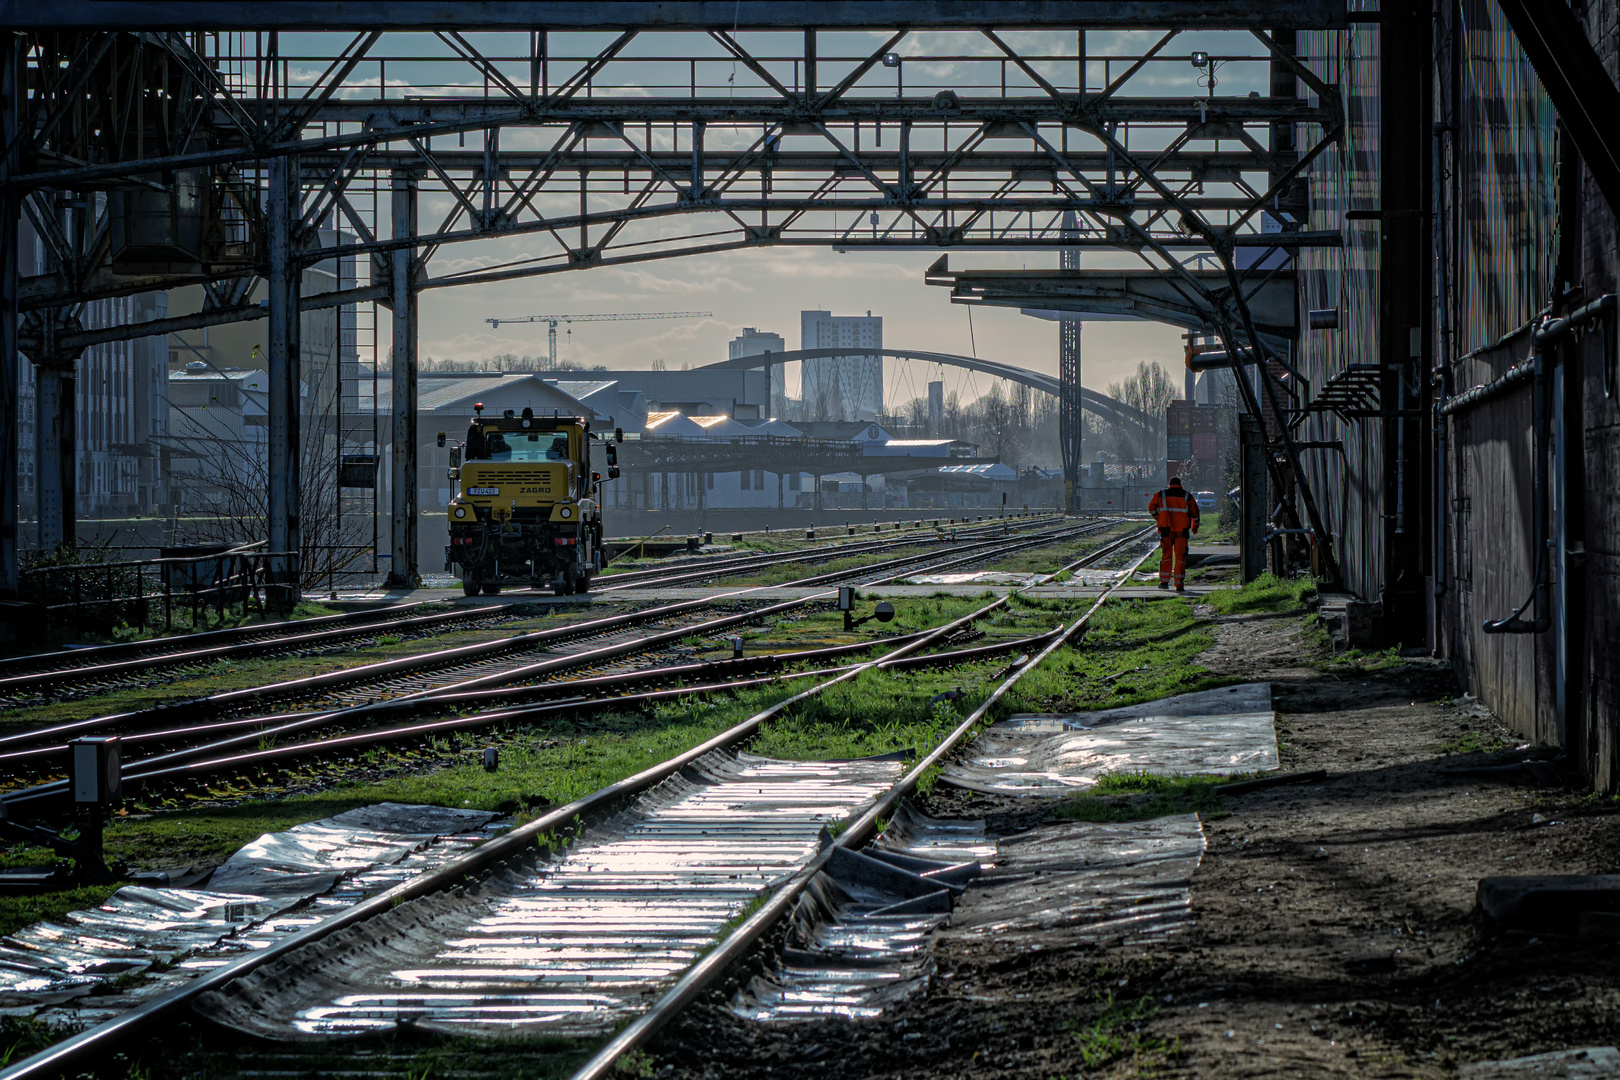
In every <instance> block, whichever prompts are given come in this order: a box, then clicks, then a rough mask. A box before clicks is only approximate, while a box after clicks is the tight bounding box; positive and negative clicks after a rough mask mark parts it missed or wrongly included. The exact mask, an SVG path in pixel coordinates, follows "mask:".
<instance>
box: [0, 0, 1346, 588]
mask: <svg viewBox="0 0 1620 1080" xmlns="http://www.w3.org/2000/svg"><path fill="white" fill-rule="evenodd" d="M0 9H3V10H4V15H5V24H6V25H7V26H8V27H9V28H10V29H9V31H8V38H7V50H8V51H7V53H6V56H5V58H4V68H3V70H0V126H3V136H4V145H5V148H6V153H5V159H4V161H3V163H0V194H3V198H4V200H5V205H4V207H0V211H3V213H0V217H3V218H4V221H5V223H6V224H5V232H4V246H5V250H6V258H5V264H4V268H3V273H0V357H3V358H4V359H3V360H0V424H3V425H5V426H6V427H5V431H4V433H0V438H4V437H9V438H11V439H12V441H13V444H15V438H16V428H15V408H14V405H15V401H16V386H17V371H16V357H17V355H18V353H19V351H20V352H21V354H22V355H24V356H25V357H26V358H27V359H28V360H29V361H30V362H31V363H32V364H33V365H34V367H35V371H36V376H37V384H36V385H37V387H38V390H37V393H38V395H39V396H38V401H39V404H40V407H41V408H42V409H43V410H46V411H47V412H49V413H50V416H45V415H41V417H40V422H39V424H38V429H37V456H38V468H37V471H38V474H39V477H40V481H41V483H40V492H41V499H40V508H41V509H40V541H41V546H45V547H49V546H52V544H53V543H55V542H60V541H61V540H62V539H64V538H66V537H70V536H71V517H72V513H73V510H72V503H71V492H72V483H73V478H72V475H71V461H72V431H71V423H70V422H64V421H63V420H62V418H63V417H69V418H70V417H71V401H72V370H73V364H74V359H75V357H77V356H78V355H79V353H80V352H81V351H82V350H83V349H85V348H86V347H88V346H90V345H93V344H97V343H100V342H106V341H111V340H119V339H129V338H136V337H142V336H150V335H156V334H166V333H170V332H174V331H180V330H186V329H193V328H198V327H204V326H211V325H221V324H224V323H228V322H237V321H244V320H254V319H265V320H268V345H269V348H268V356H267V358H266V359H267V366H268V369H269V375H270V394H269V402H270V417H269V440H268V446H269V455H270V469H269V475H270V477H271V481H270V484H269V493H268V505H267V512H268V534H269V535H268V539H269V545H270V548H271V550H272V551H274V552H278V553H281V556H282V557H281V558H280V560H279V562H278V563H277V573H278V575H279V576H280V578H281V580H282V582H283V583H284V584H286V585H287V587H288V593H289V594H295V593H296V582H297V580H298V572H299V568H298V552H299V549H300V522H299V514H298V507H299V487H298V485H299V475H298V465H297V463H298V460H299V459H298V453H297V449H298V443H299V430H298V400H299V386H300V381H299V379H300V372H299V325H300V313H301V312H308V311H311V310H316V309H321V308H331V307H339V306H349V305H362V306H368V305H369V306H373V307H380V308H382V309H385V310H387V311H389V312H391V323H392V334H391V345H392V363H391V376H390V377H391V379H392V384H393V385H392V401H393V411H394V415H393V417H392V425H391V430H392V443H393V455H392V457H393V465H392V478H393V494H392V499H393V502H392V529H391V532H392V538H393V550H394V560H393V567H394V569H393V577H394V580H395V583H404V582H406V581H409V580H410V579H412V578H413V577H414V576H415V565H416V559H415V533H416V528H415V526H416V521H417V507H416V497H417V485H416V467H415V460H414V452H415V446H416V437H415V434H416V433H415V420H416V418H415V401H416V392H415V385H414V384H415V372H416V337H417V314H416V311H417V303H418V297H419V296H420V295H421V294H422V293H423V292H425V291H428V290H432V289H441V288H448V287H452V286H461V285H475V284H481V283H488V282H495V281H504V280H511V279H514V278H525V277H536V276H543V275H547V274H554V273H563V272H571V271H577V270H582V269H590V268H597V267H604V266H613V265H623V264H628V263H635V262H644V261H648V260H657V259H670V258H676V257H684V256H691V255H704V254H710V255H712V254H717V253H723V252H732V251H739V250H744V249H749V248H756V247H765V246H820V247H834V248H838V249H841V250H845V251H883V250H895V249H918V248H934V249H950V250H965V251H974V250H986V251H1005V250H1008V249H1025V250H1044V249H1050V250H1052V251H1053V253H1054V256H1055V255H1056V253H1058V252H1070V253H1075V252H1079V251H1082V250H1087V251H1089V250H1096V251H1098V252H1099V253H1102V252H1115V253H1124V254H1125V255H1127V256H1129V257H1130V258H1132V259H1136V260H1142V261H1145V262H1146V265H1147V266H1148V267H1149V268H1151V269H1152V270H1154V271H1156V272H1158V273H1161V274H1163V275H1164V276H1166V277H1168V278H1169V279H1172V280H1173V281H1175V282H1176V283H1177V284H1176V285H1175V288H1177V289H1179V290H1181V291H1182V292H1183V293H1185V294H1187V295H1188V296H1194V297H1196V299H1197V302H1198V303H1199V304H1200V305H1201V309H1202V310H1207V311H1208V312H1209V318H1210V321H1211V323H1212V324H1213V325H1212V327H1211V328H1212V329H1213V330H1214V331H1215V332H1217V333H1220V334H1221V335H1222V336H1223V337H1225V338H1227V339H1228V347H1229V350H1230V352H1231V355H1233V356H1243V355H1249V354H1248V353H1246V352H1245V350H1244V349H1242V348H1239V343H1240V342H1241V343H1243V344H1245V345H1246V344H1247V343H1248V342H1256V343H1257V344H1259V345H1260V347H1261V349H1262V350H1265V348H1266V346H1265V343H1264V341H1262V340H1260V338H1259V335H1258V331H1257V329H1256V327H1255V325H1254V323H1253V319H1252V318H1251V316H1250V313H1249V310H1248V304H1247V300H1246V296H1247V294H1248V290H1247V282H1248V280H1249V278H1250V276H1251V270H1250V269H1245V267H1252V266H1265V265H1270V264H1269V263H1268V262H1267V258H1268V257H1278V258H1284V259H1286V257H1287V256H1288V255H1289V254H1291V253H1293V252H1296V251H1298V250H1299V249H1300V248H1301V247H1308V246H1334V245H1338V244H1339V243H1340V236H1339V233H1338V232H1337V231H1336V230H1322V229H1315V230H1313V229H1312V228H1311V227H1310V223H1309V216H1308V203H1309V199H1308V193H1307V192H1306V191H1305V189H1304V184H1303V182H1302V174H1303V172H1304V170H1305V169H1306V168H1307V166H1308V165H1309V163H1310V162H1311V161H1312V160H1313V159H1314V158H1315V157H1316V156H1317V155H1319V154H1320V153H1321V152H1322V151H1323V150H1324V149H1325V148H1326V147H1327V146H1328V145H1330V144H1331V143H1332V142H1333V140H1334V139H1335V138H1336V136H1337V132H1338V130H1339V127H1340V125H1341V123H1342V110H1341V108H1340V104H1339V98H1338V94H1337V91H1336V89H1335V88H1334V87H1333V86H1330V85H1328V84H1326V83H1324V82H1322V80H1320V79H1318V78H1317V77H1316V76H1315V75H1313V74H1312V73H1311V72H1310V71H1309V70H1308V69H1307V68H1306V67H1305V66H1303V65H1302V64H1300V63H1299V62H1298V61H1297V60H1295V58H1294V57H1293V56H1292V50H1291V49H1290V48H1288V47H1285V46H1284V45H1282V44H1279V42H1281V41H1283V40H1291V39H1292V36H1293V35H1292V33H1291V32H1290V33H1288V34H1279V35H1275V36H1274V34H1273V31H1275V30H1276V29H1278V28H1284V29H1287V30H1289V31H1292V30H1293V29H1294V28H1307V27H1315V28H1322V27H1334V26H1341V25H1343V24H1344V22H1345V18H1346V16H1345V4H1344V0H1245V2H1244V3H1236V2H1223V0H1196V2H1195V0H1140V2H1135V0H1110V2H1107V3H1102V2H1096V0H1045V2H1039V3H1037V2H1009V3H981V2H951V3H945V2H941V0H927V2H917V3H892V2H876V0H874V2H849V3H835V4H826V3H796V2H786V3H782V2H765V0H730V2H723V3H704V2H692V3H658V4H652V3H621V4H601V3H550V2H539V3H497V2H487V3H472V2H455V0H440V2H434V3H364V4H362V3H343V2H339V3H319V4H317V3H304V2H282V3H275V4H268V3H266V4H252V3H242V4H234V5H232V4H218V5H209V6H207V7H206V8H204V7H203V6H201V5H194V4H189V3H172V2H161V0H150V2H143V0H119V2H97V3H83V2H72V0H68V2H64V3H61V4H57V5H54V6H49V7H47V6H43V5H39V6H33V5H23V4H20V3H15V2H6V3H0ZM1153 26H1158V27H1164V28H1166V29H1164V30H1163V31H1161V32H1154V33H1152V34H1149V35H1146V36H1144V35H1142V34H1125V33H1123V32H1124V31H1127V30H1135V29H1137V28H1140V27H1153ZM1194 29H1222V30H1230V31H1240V32H1242V33H1241V35H1240V37H1241V40H1242V41H1245V42H1247V43H1248V46H1247V47H1246V48H1244V49H1243V50H1242V51H1239V52H1236V53H1234V54H1232V55H1213V54H1211V55H1204V54H1195V53H1193V52H1187V51H1183V50H1182V49H1181V48H1179V47H1178V44H1177V39H1178V37H1179V36H1180V35H1181V34H1182V33H1183V32H1184V31H1188V30H1194ZM1088 31H1090V32H1092V33H1093V35H1095V34H1097V33H1098V32H1103V33H1106V34H1110V35H1113V36H1111V37H1110V38H1108V40H1107V42H1106V48H1101V49H1096V48H1092V47H1090V46H1088V37H1087V33H1088ZM1093 40H1095V38H1094V39H1093ZM1200 61H1201V62H1202V63H1203V64H1204V65H1205V66H1206V67H1207V68H1208V70H1213V67H1212V66H1210V65H1220V64H1229V65H1244V64H1248V65H1255V66H1257V67H1258V68H1259V69H1260V70H1261V71H1262V72H1265V71H1270V72H1271V77H1270V78H1269V79H1267V78H1265V77H1264V76H1263V75H1262V77H1260V78H1259V79H1258V80H1257V82H1258V84H1259V85H1261V86H1263V87H1265V92H1260V91H1254V92H1248V93H1245V92H1243V90H1242V87H1243V86H1244V85H1245V84H1244V83H1243V81H1242V80H1230V81H1232V82H1233V83H1234V84H1235V85H1236V86H1238V87H1239V90H1238V92H1235V93H1225V94H1217V93H1216V92H1215V87H1214V85H1213V81H1211V82H1210V84H1209V85H1208V86H1207V88H1204V89H1200V88H1198V87H1197V86H1195V85H1194V84H1193V83H1192V82H1189V83H1188V85H1187V86H1185V87H1182V86H1180V85H1179V84H1176V83H1175V79H1171V80H1169V85H1171V89H1170V90H1169V91H1168V92H1167V91H1165V90H1164V89H1163V87H1164V86H1166V85H1167V82H1166V79H1165V78H1163V77H1158V76H1162V75H1163V74H1164V73H1165V72H1174V73H1175V78H1176V79H1181V78H1186V77H1187V75H1188V73H1189V72H1193V73H1194V74H1196V68H1195V67H1192V66H1191V65H1195V64H1196V63H1198V62H1200ZM1296 87H1299V88H1303V92H1297V91H1296ZM1307 124H1309V125H1312V127H1311V130H1319V131H1321V132H1322V133H1323V134H1322V137H1321V138H1320V139H1319V140H1317V141H1316V142H1315V143H1314V144H1312V145H1309V146H1295V144H1294V136H1293V133H1294V132H1295V131H1296V130H1302V129H1303V128H1304V126H1305V125H1307ZM23 218H26V220H27V222H28V223H29V225H30V226H31V228H32V229H33V231H34V233H35V234H36V235H37V236H38V238H39V242H40V244H41V246H42V248H43V250H44V253H45V257H44V263H43V270H42V272H37V273H20V272H19V258H18V252H17V223H18V221H19V220H20V219H23ZM531 245H538V246H531ZM447 251H453V252H455V253H456V265H455V266H454V267H449V266H443V263H444V262H446V261H447V260H445V259H443V258H440V256H441V254H442V253H444V252H447ZM1244 252H1249V253H1251V254H1255V255H1258V256H1260V257H1259V258H1247V259H1246V258H1245V257H1244V255H1243V253H1244ZM1211 258H1213V259H1214V260H1216V265H1218V266H1220V267H1222V268H1223V275H1222V280H1220V281H1214V282H1212V281H1211V280H1209V279H1210V275H1209V274H1207V273H1205V274H1200V273H1198V272H1196V270H1195V268H1194V263H1195V261H1196V260H1198V259H1206V260H1207V259H1211ZM330 260H340V261H346V265H352V268H353V274H352V284H348V286H347V287H340V288H338V289H336V290H333V291H329V292H323V293H319V294H315V295H310V294H306V293H304V292H303V286H302V278H301V270H302V268H304V267H307V266H312V265H315V264H318V263H323V262H327V261H330ZM436 260H437V261H436ZM1065 265H1068V264H1067V263H1066V264H1065ZM1088 265H1089V264H1088ZM441 267H442V272H440V270H441ZM1075 272H1081V273H1084V272H1089V271H1075ZM340 280H342V279H340ZM182 285H191V286H200V287H201V290H202V292H203V301H202V306H201V308H200V310H197V311H194V312H189V313H183V314H173V315H170V316H169V317H167V318H162V319H156V320H152V321H147V322H143V323H139V324H134V325H124V326H96V327H88V326H86V325H85V323H84V320H83V319H81V318H80V313H81V311H82V309H83V305H85V304H86V303H87V302H90V301H94V300H98V299H105V298H111V297H119V296H128V295H133V294H136V293H142V292H148V291H152V290H160V289H167V288H173V287H177V286H182ZM380 344H381V343H380V342H379V343H378V351H379V352H381V351H382V350H381V347H380ZM1256 381H1257V382H1258V383H1259V384H1260V386H1259V389H1256V388H1255V387H1254V386H1251V385H1250V384H1249V381H1248V380H1245V379H1239V380H1238V382H1239V384H1240V385H1241V386H1244V387H1245V388H1246V393H1247V394H1248V398H1249V405H1250V407H1251V408H1252V409H1253V410H1255V411H1256V412H1258V411H1259V410H1260V401H1259V395H1264V394H1270V395H1272V396H1273V397H1275V396H1276V394H1277V391H1276V389H1275V388H1274V387H1273V386H1272V384H1271V382H1270V381H1268V380H1266V379H1260V380H1256ZM1073 389H1074V393H1075V394H1076V402H1078V396H1077V395H1078V387H1075V388H1073ZM1065 392H1067V390H1065ZM64 402H65V404H64ZM1076 415H1078V411H1077V410H1076ZM1282 440H1283V442H1282V444H1280V445H1279V446H1278V447H1277V450H1278V454H1277V455H1274V458H1277V459H1280V460H1284V461H1286V459H1287V458H1288V457H1289V456H1290V455H1291V453H1292V451H1291V449H1290V448H1289V446H1288V445H1287V434H1286V432H1284V433H1283V435H1282ZM9 461H10V464H9V465H8V467H7V468H6V469H4V470H0V590H4V591H11V590H14V589H15V586H16V581H17V511H16V507H17V498H16V495H17V486H16V468H15V457H14V456H13V457H12V458H10V459H9ZM48 463H49V464H51V467H50V468H47V467H46V466H47V464H48ZM1304 495H1305V500H1304V501H1305V503H1306V505H1307V508H1308V509H1309V508H1310V507H1311V500H1310V498H1309V492H1308V491H1307V492H1305V493H1304ZM1311 513H1312V516H1313V518H1314V510H1311ZM1313 524H1314V525H1315V526H1316V527H1317V528H1318V530H1319V531H1320V529H1321V527H1320V522H1319V521H1315V522H1313Z"/></svg>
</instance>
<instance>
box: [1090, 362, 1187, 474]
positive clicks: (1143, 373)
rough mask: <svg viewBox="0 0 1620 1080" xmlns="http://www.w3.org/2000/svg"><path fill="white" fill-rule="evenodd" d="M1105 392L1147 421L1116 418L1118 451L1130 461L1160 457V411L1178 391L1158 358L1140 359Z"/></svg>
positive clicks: (1162, 454) (1167, 406) (1161, 431)
mask: <svg viewBox="0 0 1620 1080" xmlns="http://www.w3.org/2000/svg"><path fill="white" fill-rule="evenodd" d="M1108 396H1109V397H1112V398H1114V399H1116V400H1118V401H1119V402H1121V403H1123V404H1125V405H1129V406H1131V407H1132V408H1134V409H1137V410H1139V411H1140V412H1142V413H1145V414H1146V415H1147V423H1146V424H1145V425H1144V424H1139V423H1135V422H1133V421H1129V420H1122V421H1120V422H1119V431H1118V443H1119V448H1120V454H1121V456H1122V457H1124V458H1125V459H1127V461H1128V462H1129V463H1131V464H1136V463H1141V462H1153V461H1157V460H1159V459H1162V458H1163V457H1164V414H1165V410H1166V409H1168V408H1169V406H1170V403H1171V402H1172V401H1174V400H1176V398H1178V397H1180V396H1181V395H1180V394H1179V393H1178V392H1177V390H1176V385H1175V383H1174V382H1172V381H1171V379H1170V372H1169V371H1167V370H1165V368H1164V367H1163V365H1161V364H1160V363H1159V362H1158V361H1146V360H1144V361H1141V362H1139V363H1138V364H1137V365H1136V371H1135V372H1134V373H1132V374H1130V375H1128V376H1126V377H1125V379H1124V380H1123V381H1122V382H1117V383H1111V384H1109V387H1108Z"/></svg>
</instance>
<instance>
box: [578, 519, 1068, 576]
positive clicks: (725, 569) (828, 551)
mask: <svg viewBox="0 0 1620 1080" xmlns="http://www.w3.org/2000/svg"><path fill="white" fill-rule="evenodd" d="M1051 521H1052V518H1050V517H1045V518H1040V519H1036V520H1034V521H1021V522H1020V523H1019V524H1018V525H1017V526H1015V528H1017V529H1019V530H1027V529H1030V528H1036V527H1042V526H1046V525H1049V524H1050V522H1051ZM930 528H944V527H943V526H935V527H930ZM989 531H990V530H989V529H987V528H986V527H984V526H974V527H973V528H972V535H970V536H968V537H966V539H969V540H973V539H978V538H980V537H982V536H984V534H985V533H987V532H989ZM962 532H963V530H954V536H955V538H956V540H957V541H960V540H961V539H963V536H962ZM998 535H1005V534H998ZM950 542H952V541H951V540H950V539H948V538H946V537H943V536H934V535H927V536H917V535H912V536H902V537H897V538H895V539H890V540H873V539H867V540H858V541H855V542H853V543H850V542H845V543H843V544H823V545H820V546H818V547H814V548H803V549H799V550H797V551H772V552H754V553H749V554H744V555H736V556H727V557H726V558H725V559H724V560H723V561H722V560H719V559H717V560H715V561H714V562H712V563H708V562H705V563H703V564H701V565H694V564H691V563H687V564H675V565H672V566H668V567H650V568H647V569H639V570H626V571H623V572H622V573H617V574H603V575H601V576H599V577H598V578H597V579H596V580H597V582H598V583H599V585H598V586H597V587H595V588H593V589H592V590H591V591H592V592H593V593H600V592H608V591H611V590H614V589H621V588H631V587H635V586H639V585H640V584H642V583H643V582H653V583H656V584H659V585H670V584H675V583H677V582H678V581H682V580H685V579H687V578H694V577H727V576H730V575H731V574H735V573H738V572H740V571H743V570H751V569H756V568H761V567H768V566H779V565H783V564H787V563H795V562H808V561H810V560H812V559H816V558H822V557H826V556H839V557H841V556H846V555H859V554H862V553H864V552H868V551H878V550H883V549H886V548H894V547H900V546H911V545H917V544H943V543H950Z"/></svg>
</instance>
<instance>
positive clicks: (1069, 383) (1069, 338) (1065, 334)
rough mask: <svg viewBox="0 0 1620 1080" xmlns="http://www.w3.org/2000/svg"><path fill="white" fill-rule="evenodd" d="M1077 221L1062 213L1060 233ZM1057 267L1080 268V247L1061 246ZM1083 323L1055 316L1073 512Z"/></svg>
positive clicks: (1075, 229) (1081, 417) (1079, 462)
mask: <svg viewBox="0 0 1620 1080" xmlns="http://www.w3.org/2000/svg"><path fill="white" fill-rule="evenodd" d="M1079 231H1080V226H1079V221H1078V220H1077V219H1076V218H1075V215H1074V214H1073V213H1072V212H1069V213H1065V214H1064V215H1063V235H1064V236H1066V237H1070V236H1078V235H1079ZM1058 268H1059V269H1060V270H1078V269H1080V249H1079V248H1064V249H1062V251H1061V252H1059V254H1058ZM1082 328H1083V327H1082V324H1081V322H1080V320H1079V319H1078V318H1074V317H1068V318H1060V319H1059V320H1058V391H1059V393H1058V443H1059V445H1060V447H1061V451H1060V452H1061V454H1062V457H1063V492H1064V495H1065V496H1066V502H1067V505H1066V506H1064V510H1066V511H1068V512H1070V513H1074V512H1076V511H1078V510H1079V509H1080V504H1081V500H1082V498H1083V496H1082V494H1081V491H1080V469H1081V467H1082V466H1083V465H1084V464H1085V433H1086V418H1085V413H1084V411H1083V409H1084V405H1083V404H1082V399H1083V396H1084V395H1083V391H1082V383H1081V369H1080V334H1081V330H1082Z"/></svg>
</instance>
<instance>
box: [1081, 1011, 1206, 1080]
mask: <svg viewBox="0 0 1620 1080" xmlns="http://www.w3.org/2000/svg"><path fill="white" fill-rule="evenodd" d="M1097 1004H1098V1005H1099V1006H1101V1009H1100V1011H1099V1012H1098V1014H1097V1016H1096V1018H1095V1019H1094V1020H1092V1021H1091V1023H1090V1024H1087V1025H1085V1026H1083V1027H1081V1028H1080V1029H1079V1030H1078V1031H1076V1032H1075V1034H1074V1041H1075V1043H1076V1048H1077V1049H1078V1050H1079V1053H1080V1061H1081V1063H1082V1064H1084V1065H1085V1067H1086V1068H1087V1069H1101V1068H1104V1067H1106V1066H1109V1065H1113V1064H1114V1063H1116V1062H1119V1061H1121V1060H1123V1059H1126V1058H1129V1059H1131V1064H1132V1066H1133V1071H1137V1072H1139V1071H1140V1070H1141V1069H1142V1068H1144V1067H1151V1066H1153V1065H1158V1064H1161V1063H1163V1061H1164V1060H1165V1059H1166V1058H1167V1057H1169V1056H1170V1055H1172V1054H1175V1053H1177V1052H1179V1049H1180V1047H1179V1044H1175V1043H1171V1042H1168V1041H1166V1040H1164V1039H1161V1038H1157V1037H1155V1036H1152V1035H1148V1034H1147V1033H1146V1031H1145V1030H1144V1028H1145V1027H1146V1026H1147V1024H1148V1023H1149V1022H1151V1021H1152V1020H1153V1018H1154V1017H1155V1016H1157V1015H1158V1012H1159V1007H1158V1006H1157V1005H1156V1004H1154V1002H1153V999H1152V998H1149V997H1142V998H1139V999H1137V1000H1136V1001H1134V1002H1131V1003H1129V1004H1126V1003H1124V1002H1117V1001H1115V1000H1114V995H1113V992H1112V991H1110V992H1109V993H1107V994H1106V995H1101V996H1099V997H1098V999H1097Z"/></svg>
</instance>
